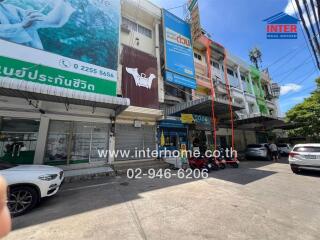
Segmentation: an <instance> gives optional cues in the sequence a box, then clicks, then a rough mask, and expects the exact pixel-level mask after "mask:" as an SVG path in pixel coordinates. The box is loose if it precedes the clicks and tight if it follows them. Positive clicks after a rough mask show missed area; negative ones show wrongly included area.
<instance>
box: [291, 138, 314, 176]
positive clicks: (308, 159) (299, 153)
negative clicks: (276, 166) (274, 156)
mask: <svg viewBox="0 0 320 240" xmlns="http://www.w3.org/2000/svg"><path fill="white" fill-rule="evenodd" d="M289 163H290V166H291V170H292V172H294V173H299V172H300V171H301V170H302V169H310V170H320V144H319V143H314V144H311V143H309V144H298V145H295V146H294V148H293V150H292V151H291V152H290V153H289Z"/></svg>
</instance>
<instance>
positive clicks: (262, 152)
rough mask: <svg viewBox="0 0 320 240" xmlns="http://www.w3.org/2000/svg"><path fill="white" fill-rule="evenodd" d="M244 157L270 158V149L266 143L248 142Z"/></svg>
mask: <svg viewBox="0 0 320 240" xmlns="http://www.w3.org/2000/svg"><path fill="white" fill-rule="evenodd" d="M245 156H246V159H248V160H249V159H265V160H271V155H270V151H269V148H268V144H267V143H261V144H249V145H248V146H247V148H246V151H245Z"/></svg>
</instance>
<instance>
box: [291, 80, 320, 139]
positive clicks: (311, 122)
mask: <svg viewBox="0 0 320 240" xmlns="http://www.w3.org/2000/svg"><path fill="white" fill-rule="evenodd" d="M316 83H317V89H316V90H315V91H314V92H313V93H312V94H311V96H310V97H308V98H306V99H305V100H304V102H303V103H300V104H298V105H296V106H294V107H293V108H292V109H291V110H289V111H288V112H287V114H286V120H287V122H292V123H297V124H298V125H300V127H298V128H296V129H293V130H291V131H290V132H289V135H290V136H295V137H298V136H299V137H308V136H309V137H320V78H317V79H316Z"/></svg>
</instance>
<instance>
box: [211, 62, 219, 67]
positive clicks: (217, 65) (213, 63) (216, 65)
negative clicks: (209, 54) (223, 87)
mask: <svg viewBox="0 0 320 240" xmlns="http://www.w3.org/2000/svg"><path fill="white" fill-rule="evenodd" d="M211 65H212V66H213V67H214V68H216V69H219V63H217V62H215V61H211Z"/></svg>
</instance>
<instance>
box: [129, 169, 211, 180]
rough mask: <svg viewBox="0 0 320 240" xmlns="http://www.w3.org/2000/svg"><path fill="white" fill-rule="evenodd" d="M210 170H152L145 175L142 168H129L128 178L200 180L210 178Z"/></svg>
mask: <svg viewBox="0 0 320 240" xmlns="http://www.w3.org/2000/svg"><path fill="white" fill-rule="evenodd" d="M208 176H209V174H208V170H207V169H201V170H200V169H194V170H192V169H190V168H188V169H186V170H184V169H179V170H178V171H171V169H157V170H155V169H153V168H150V169H149V170H148V171H147V173H144V172H143V171H142V169H141V168H136V169H132V168H129V169H128V170H127V177H128V178H129V179H141V178H143V177H148V178H150V179H155V178H164V179H170V178H172V177H177V178H180V179H200V178H208Z"/></svg>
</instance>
